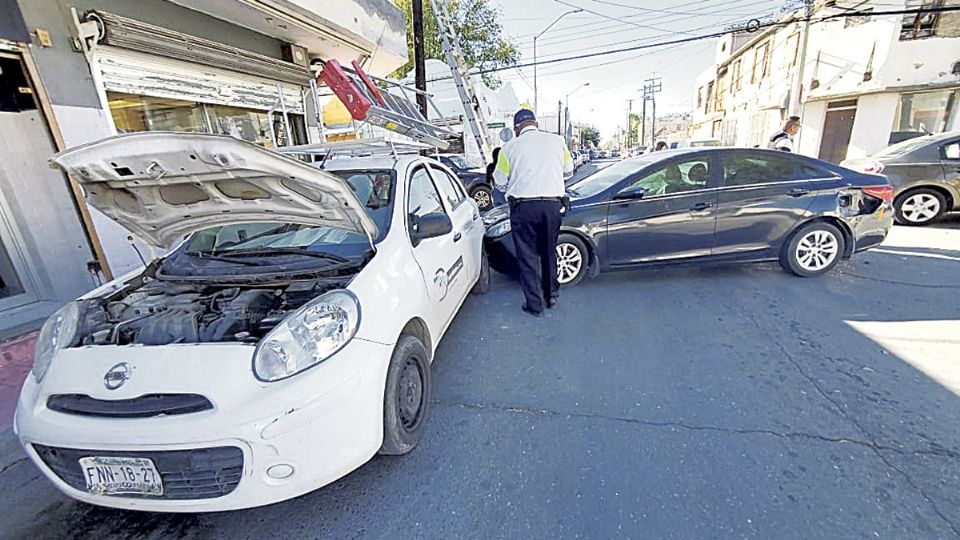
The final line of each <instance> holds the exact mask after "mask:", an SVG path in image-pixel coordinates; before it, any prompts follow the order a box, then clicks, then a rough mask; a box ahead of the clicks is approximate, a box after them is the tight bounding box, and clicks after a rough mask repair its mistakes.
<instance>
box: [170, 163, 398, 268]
mask: <svg viewBox="0 0 960 540" xmlns="http://www.w3.org/2000/svg"><path fill="white" fill-rule="evenodd" d="M330 172H331V173H332V174H335V175H337V176H339V177H340V178H342V179H344V180H345V181H346V182H347V184H348V185H349V186H350V188H351V189H352V190H353V192H354V194H355V195H356V196H357V199H359V200H360V202H361V203H364V209H365V210H366V212H367V215H368V216H370V219H372V220H373V222H374V223H375V224H376V225H377V230H378V231H379V234H380V238H378V239H377V240H380V239H382V238H383V237H384V236H385V234H386V231H387V228H388V227H389V220H390V215H391V208H392V207H393V189H394V188H393V186H394V182H393V172H392V171H391V170H363V171H330ZM368 250H369V241H368V239H367V237H366V235H365V234H363V233H359V232H356V231H349V230H345V229H338V228H336V227H327V226H314V225H304V224H298V223H288V222H256V223H235V224H231V225H222V226H217V227H210V228H208V229H204V230H202V231H198V232H196V233H194V234H193V235H192V236H191V237H190V238H189V239H188V240H187V241H186V243H185V244H184V245H183V246H182V247H181V248H180V249H178V250H177V252H176V253H175V254H173V255H171V257H169V258H168V259H167V261H166V262H165V264H164V270H165V271H167V273H171V274H181V273H182V272H178V271H177V268H179V267H181V266H182V263H183V262H184V259H190V260H191V261H192V262H196V261H195V260H196V259H206V260H213V261H218V262H220V263H228V264H234V265H243V266H250V265H255V266H264V265H266V264H261V263H257V262H251V261H252V260H254V259H256V258H257V257H260V258H263V257H270V256H275V255H284V256H285V257H290V256H297V255H300V256H302V257H301V258H303V259H304V260H305V262H309V261H310V259H313V260H316V259H318V258H327V259H331V260H333V261H334V262H342V261H341V259H343V258H350V257H354V256H358V255H361V254H363V253H366V252H367V251H368ZM171 269H172V270H173V271H172V272H170V270H171Z"/></svg>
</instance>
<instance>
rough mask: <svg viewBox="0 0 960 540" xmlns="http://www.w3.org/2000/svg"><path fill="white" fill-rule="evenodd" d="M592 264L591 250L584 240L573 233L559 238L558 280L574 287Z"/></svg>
mask: <svg viewBox="0 0 960 540" xmlns="http://www.w3.org/2000/svg"><path fill="white" fill-rule="evenodd" d="M589 266H590V252H589V251H587V245H586V244H584V243H583V240H581V239H580V238H578V237H577V236H574V235H572V234H561V235H560V237H559V238H557V282H558V283H559V284H560V286H561V287H572V286H574V285H576V284H577V283H580V282H581V281H583V277H584V276H586V275H587V267H589Z"/></svg>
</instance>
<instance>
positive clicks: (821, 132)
mask: <svg viewBox="0 0 960 540" xmlns="http://www.w3.org/2000/svg"><path fill="white" fill-rule="evenodd" d="M957 5H960V0H907V1H905V2H904V1H902V0H882V1H874V0H868V1H861V2H852V1H849V0H848V1H846V2H818V3H817V4H816V6H815V8H814V15H813V17H812V20H813V22H812V23H811V24H810V25H809V26H807V27H806V28H808V30H805V25H804V23H803V21H802V20H801V19H802V17H801V14H800V13H794V14H791V15H787V16H786V17H784V18H783V19H781V20H780V21H779V22H780V24H777V25H775V26H771V27H769V28H766V29H764V30H760V31H757V32H754V33H747V32H739V33H735V34H730V35H727V36H724V37H723V38H721V39H720V42H719V43H718V47H717V57H716V62H715V64H714V65H713V66H712V67H711V68H710V69H708V70H707V71H705V72H704V73H702V74H701V75H700V77H699V78H698V79H697V95H696V97H695V110H694V115H693V124H694V136H695V137H715V138H717V139H720V140H721V141H722V142H723V143H724V144H728V145H735V146H748V147H752V146H765V145H766V144H767V141H768V140H769V138H770V136H771V135H772V134H773V133H775V132H776V131H777V130H779V129H780V127H781V124H782V123H783V121H784V119H785V118H786V117H787V116H790V115H793V114H796V115H797V116H800V117H801V123H802V127H801V131H800V134H799V135H798V137H797V140H798V151H799V152H800V153H802V154H805V155H809V156H813V157H818V158H821V159H826V160H828V161H832V162H837V163H838V162H840V161H842V160H843V159H846V158H857V157H863V156H866V155H870V154H872V153H874V152H876V151H878V150H880V149H882V148H884V147H886V146H888V145H889V144H891V143H892V142H898V141H899V140H902V139H903V138H904V137H909V136H912V135H915V134H916V133H922V132H933V133H937V132H943V131H952V130H956V129H960V121H958V114H957V112H958V107H960V103H958V100H960V12H957V11H941V12H926V13H914V14H906V15H905V14H884V12H889V11H901V10H910V9H917V8H924V9H936V8H940V7H948V6H957ZM851 13H852V14H853V15H851ZM806 31H808V32H809V36H808V37H807V39H806V40H805V39H804V38H805V36H804V33H805V32H806ZM804 41H806V54H805V55H804V54H803V45H804ZM804 57H805V61H804V60H803V59H804ZM801 64H802V65H801Z"/></svg>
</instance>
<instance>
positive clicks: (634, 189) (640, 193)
mask: <svg viewBox="0 0 960 540" xmlns="http://www.w3.org/2000/svg"><path fill="white" fill-rule="evenodd" d="M646 194H647V188H645V187H640V186H630V187H628V188H627V189H625V190H623V191H621V192H620V193H617V195H616V196H615V197H614V199H617V200H621V201H633V200H637V199H642V198H643V197H644V196H645V195H646Z"/></svg>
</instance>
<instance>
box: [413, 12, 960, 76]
mask: <svg viewBox="0 0 960 540" xmlns="http://www.w3.org/2000/svg"><path fill="white" fill-rule="evenodd" d="M952 11H960V6H942V7H938V8H917V9H901V10H893V11H859V12H844V13H837V14H833V15H827V16H824V17H820V18H815V17H810V18H805V17H799V18H797V19H794V20H791V21H788V22H782V21H771V22H768V23H762V22H759V21H758V22H757V24H755V25H753V26H751V28H752V29H753V31H754V32H756V31H760V30H763V29H766V28H772V27H777V26H780V27H785V26H789V25H792V24H794V23H797V22H804V21H805V20H807V21H809V22H810V23H811V24H816V23H820V22H826V21H829V20H833V19H840V18H843V17H851V16H858V15H863V16H865V15H871V16H881V15H913V14H922V13H944V12H952ZM751 22H752V21H751ZM743 31H744V30H742V29H730V30H721V31H719V32H713V33H711V34H703V35H698V36H691V37H687V38H679V39H674V40H670V41H661V42H659V43H650V44H644V45H636V46H633V47H624V48H621V49H614V50H611V51H599V52H594V53H586V54H579V55H574V56H567V57H563V58H553V59H550V60H540V61H537V62H527V63H524V64H514V65H510V66H501V67H496V68H488V69H481V70H477V71H474V72H472V73H471V75H486V74H488V73H496V72H499V71H506V70H509V69H515V68H525V67H530V66H533V65H545V64H556V63H559V62H570V61H574V60H583V59H586V58H596V57H598V56H609V55H612V54H620V53H625V52H631V51H639V50H642V49H651V48H654V47H663V46H665V45H674V44H677V43H692V42H695V41H702V40H705V39H712V38H717V37H721V36H724V35H727V34H733V33H737V32H743ZM451 78H453V77H452V76H447V77H438V78H436V79H431V80H432V81H443V80H447V79H451Z"/></svg>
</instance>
